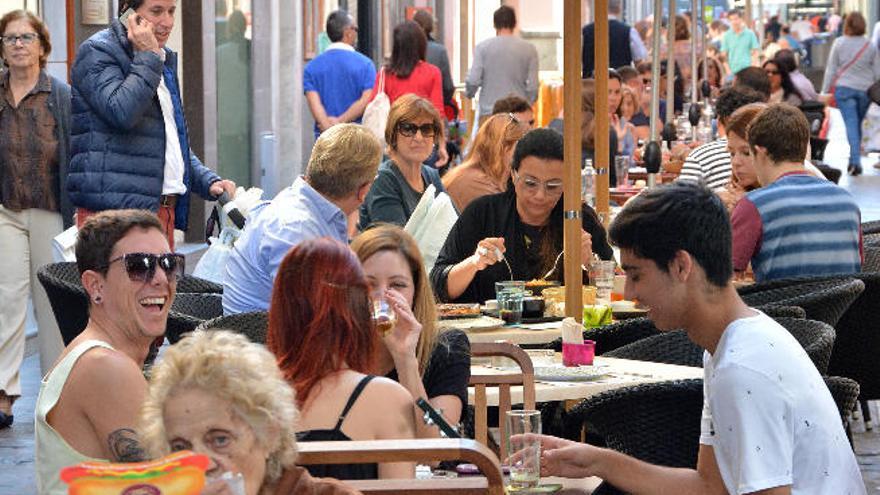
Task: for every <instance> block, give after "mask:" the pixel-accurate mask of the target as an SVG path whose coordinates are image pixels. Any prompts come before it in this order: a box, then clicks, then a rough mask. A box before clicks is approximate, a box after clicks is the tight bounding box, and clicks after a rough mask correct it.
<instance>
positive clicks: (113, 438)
mask: <svg viewBox="0 0 880 495" xmlns="http://www.w3.org/2000/svg"><path fill="white" fill-rule="evenodd" d="M107 445H108V446H109V447H110V455H111V457H112V460H114V461H118V462H140V461H145V460H147V453H146V451H145V450H144V447H143V446H142V445H141V442H140V440H138V437H137V433H135V431H134V430H132V429H131V428H120V429H118V430H115V431H113V432H112V433H110V435H108V436H107Z"/></svg>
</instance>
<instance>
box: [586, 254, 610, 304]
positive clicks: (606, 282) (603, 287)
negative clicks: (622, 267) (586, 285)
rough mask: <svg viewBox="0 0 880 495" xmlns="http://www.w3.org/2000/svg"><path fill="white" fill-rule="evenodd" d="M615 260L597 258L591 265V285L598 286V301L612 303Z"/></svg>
mask: <svg viewBox="0 0 880 495" xmlns="http://www.w3.org/2000/svg"><path fill="white" fill-rule="evenodd" d="M615 266H616V264H615V263H614V260H608V261H605V260H596V261H593V263H592V264H591V265H590V285H594V286H596V302H597V303H599V304H609V303H611V289H613V288H614V267H615Z"/></svg>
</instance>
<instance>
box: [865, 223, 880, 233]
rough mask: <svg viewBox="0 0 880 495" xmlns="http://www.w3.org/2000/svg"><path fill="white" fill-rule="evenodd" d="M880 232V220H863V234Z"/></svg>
mask: <svg viewBox="0 0 880 495" xmlns="http://www.w3.org/2000/svg"><path fill="white" fill-rule="evenodd" d="M868 234H880V220H874V221H873V222H862V235H868Z"/></svg>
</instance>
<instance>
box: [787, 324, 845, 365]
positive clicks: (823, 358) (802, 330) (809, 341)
mask: <svg viewBox="0 0 880 495" xmlns="http://www.w3.org/2000/svg"><path fill="white" fill-rule="evenodd" d="M774 319H775V320H776V321H777V322H779V324H780V325H782V326H783V327H785V329H786V330H788V332H789V333H791V335H792V336H793V337H794V338H795V340H797V341H798V343H799V344H800V345H801V347H803V348H804V350H805V351H807V356H810V360H811V361H813V364H815V365H816V369H818V370H819V373H821V374H823V375H824V374H825V373H826V372H827V371H828V362H829V361H830V360H831V350H832V349H833V348H834V338H835V334H836V332H835V331H834V328H832V327H831V325H829V324H827V323H824V322H821V321H816V320H804V319H801V318H774Z"/></svg>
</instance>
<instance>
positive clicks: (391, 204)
mask: <svg viewBox="0 0 880 495" xmlns="http://www.w3.org/2000/svg"><path fill="white" fill-rule="evenodd" d="M442 132H443V121H442V119H441V118H440V114H439V113H437V110H436V109H435V108H434V106H433V105H431V102H429V101H428V100H426V99H424V98H420V97H418V96H416V95H413V94H408V95H403V96H401V97H400V98H398V99H397V101H395V102H394V104H392V105H391V111H390V112H388V124H387V126H386V127H385V142H386V143H388V150H387V152H388V160H387V161H386V162H385V163H383V164H382V165H380V166H379V173H378V175H376V180H375V182H373V185H372V187H370V192H369V193H368V194H367V197H366V199H365V200H364V203H363V205H361V209H360V220H359V223H358V226H359V228H360V230H364V229H366V228H367V227H368V226H369V225H370V224H372V223H375V222H385V223H393V224H395V225H400V226H401V227H402V226H404V225H406V222H407V220H409V217H410V215H412V212H413V210H415V208H416V206H417V205H418V204H419V200H421V199H422V194H424V193H425V190H426V189H427V188H428V186H429V185H433V186H434V188H435V191H434V193H435V194H439V193H440V192H443V191H445V189H444V188H443V183H442V182H441V181H440V174H439V173H438V172H437V170H436V169H435V168H433V167H429V166H427V165H424V162H425V160H427V159H428V157H429V156H430V155H431V153H432V152H433V150H434V146H436V145H438V144H440V140H441V136H442ZM444 146H445V144H444Z"/></svg>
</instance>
